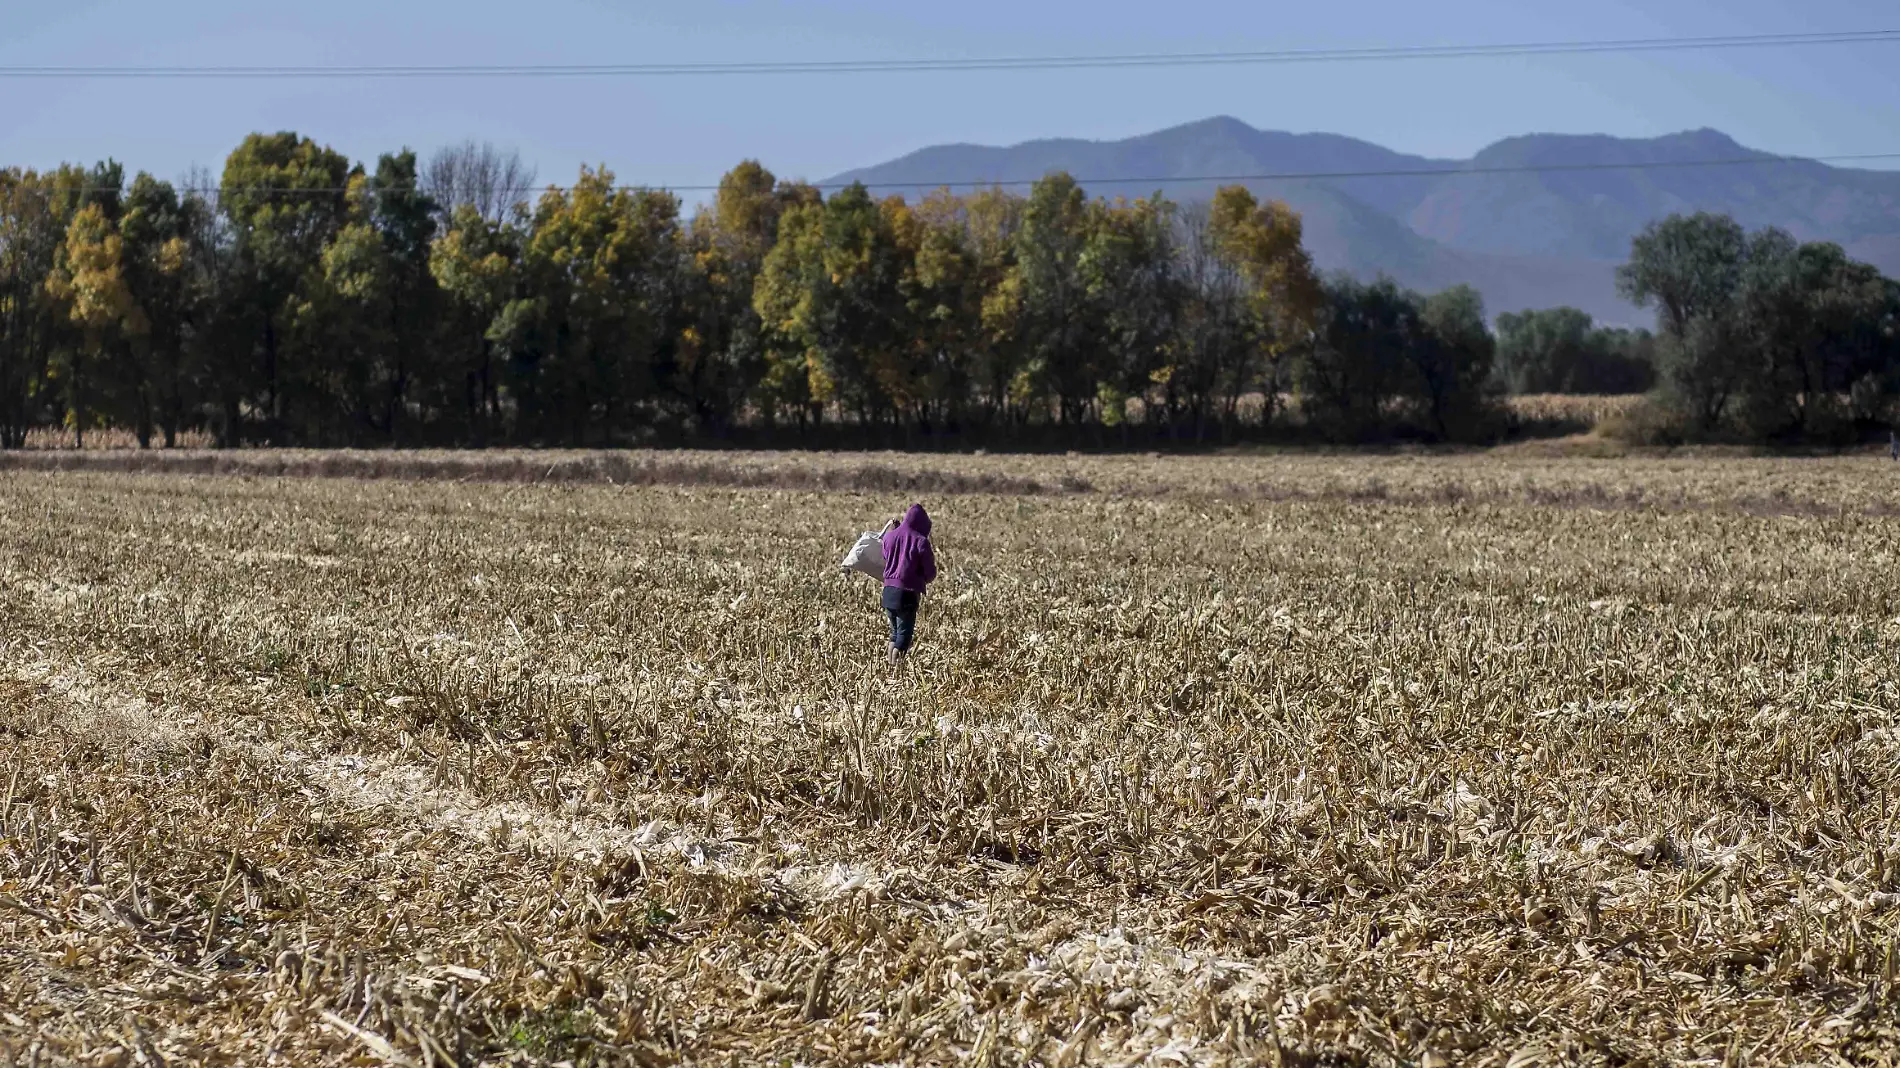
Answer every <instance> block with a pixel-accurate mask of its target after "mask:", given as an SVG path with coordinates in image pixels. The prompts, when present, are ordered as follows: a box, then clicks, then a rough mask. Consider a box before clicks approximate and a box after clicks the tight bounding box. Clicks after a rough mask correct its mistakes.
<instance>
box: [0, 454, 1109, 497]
mask: <svg viewBox="0 0 1900 1068" xmlns="http://www.w3.org/2000/svg"><path fill="white" fill-rule="evenodd" d="M0 471H82V472H97V473H102V474H166V475H230V476H242V477H251V478H349V479H365V480H375V479H398V480H404V481H415V482H487V483H567V484H595V485H615V486H712V487H731V488H738V489H782V490H810V491H826V492H849V493H895V492H906V493H939V494H947V493H966V494H967V493H984V494H996V495H999V496H1035V495H1042V494H1060V493H1088V492H1091V491H1092V490H1093V489H1094V487H1093V486H1091V485H1090V484H1089V483H1088V482H1087V481H1085V480H1083V479H1080V478H1076V477H1074V476H1068V475H1065V476H1063V477H1061V478H1058V479H1055V480H1053V481H1051V482H1041V481H1037V480H1036V479H1030V478H1019V477H1015V476H1011V475H1002V474H995V473H980V474H962V473H958V472H953V471H937V470H927V469H920V470H916V471H900V470H898V469H896V468H894V467H889V466H885V465H882V464H861V465H858V466H856V467H849V468H836V467H834V468H823V467H818V466H811V467H771V468H754V467H741V466H736V465H732V464H726V463H719V462H716V461H681V460H649V459H635V458H633V457H629V456H619V455H614V454H611V453H607V454H600V455H590V456H564V457H558V458H555V459H553V460H551V461H550V460H548V459H546V458H537V457H532V456H519V455H516V456H505V455H504V456H497V455H493V454H488V455H473V456H468V457H454V456H413V455H402V454H378V453H321V454H312V453H289V454H271V453H243V452H235V453H212V452H192V453H161V452H90V453H88V452H7V453H0Z"/></svg>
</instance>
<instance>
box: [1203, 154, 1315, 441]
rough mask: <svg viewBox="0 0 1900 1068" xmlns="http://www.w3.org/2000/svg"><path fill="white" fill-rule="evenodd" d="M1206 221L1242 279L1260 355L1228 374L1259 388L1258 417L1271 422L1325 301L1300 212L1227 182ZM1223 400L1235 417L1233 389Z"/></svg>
mask: <svg viewBox="0 0 1900 1068" xmlns="http://www.w3.org/2000/svg"><path fill="white" fill-rule="evenodd" d="M1207 225H1208V230H1209V233H1210V237H1211V238H1212V240H1213V243H1214V245H1215V247H1216V249H1218V250H1219V253H1220V254H1221V255H1222V256H1223V257H1224V258H1225V260H1226V262H1227V265H1228V266H1229V267H1230V269H1232V270H1233V271H1234V272H1235V273H1236V274H1237V275H1238V276H1239V277H1240V279H1241V280H1242V282H1243V283H1244V292H1245V295H1246V302H1247V308H1248V313H1249V326H1250V328H1251V332H1252V334H1253V343H1252V345H1251V346H1250V347H1249V351H1251V352H1252V353H1253V354H1254V355H1255V357H1256V359H1257V361H1258V362H1257V364H1256V365H1255V366H1254V367H1253V368H1250V369H1248V370H1247V371H1245V372H1243V373H1242V374H1241V375H1239V376H1237V377H1229V378H1228V384H1229V388H1230V389H1236V388H1258V389H1259V390H1260V392H1261V396H1262V398H1263V401H1264V407H1263V410H1262V412H1261V419H1262V421H1263V422H1266V421H1271V419H1272V418H1273V414H1274V412H1275V410H1276V408H1277V406H1278V404H1279V400H1280V396H1281V394H1282V393H1283V392H1284V391H1285V390H1286V388H1287V386H1288V384H1289V367H1290V366H1291V361H1292V359H1293V358H1294V357H1295V356H1296V355H1298V354H1301V353H1303V352H1305V351H1307V349H1308V348H1310V346H1311V344H1312V341H1313V337H1314V333H1315V331H1316V330H1317V329H1318V327H1319V325H1320V321H1321V317H1322V315H1323V313H1324V306H1325V303H1326V298H1325V294H1324V292H1323V291H1322V289H1321V286H1320V284H1319V280H1318V279H1317V278H1316V277H1315V275H1314V272H1313V261H1312V258H1311V257H1310V256H1308V255H1307V253H1306V248H1305V246H1304V244H1303V236H1304V231H1303V227H1302V224H1301V220H1300V216H1299V213H1297V212H1295V211H1293V209H1291V208H1289V207H1287V206H1286V204H1284V203H1282V202H1280V201H1277V200H1274V201H1268V202H1267V203H1265V204H1262V203H1260V202H1259V201H1258V200H1257V199H1255V197H1254V195H1253V194H1252V193H1251V192H1249V191H1248V190H1247V189H1246V188H1245V187H1243V186H1226V187H1223V188H1222V189H1220V190H1219V191H1217V192H1216V193H1215V194H1214V199H1213V202H1212V204H1211V205H1210V207H1209V212H1208V224H1207ZM1243 383H1244V385H1243ZM1226 400H1227V411H1228V417H1229V418H1230V419H1231V418H1232V417H1233V409H1234V406H1235V402H1236V400H1237V397H1236V396H1235V395H1233V394H1231V393H1230V394H1229V396H1228V397H1227V399H1226Z"/></svg>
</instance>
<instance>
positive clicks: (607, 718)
mask: <svg viewBox="0 0 1900 1068" xmlns="http://www.w3.org/2000/svg"><path fill="white" fill-rule="evenodd" d="M676 461H678V462H682V463H683V462H684V460H683V458H681V457H675V456H656V457H648V458H645V459H644V460H641V461H640V462H651V463H654V464H660V463H674V462H676ZM577 462H578V461H577ZM694 462H703V463H704V464H706V465H708V466H707V468H706V469H707V470H713V469H718V470H742V471H754V472H757V471H765V472H770V471H784V472H795V471H807V472H819V473H823V472H825V471H845V472H849V471H853V470H860V469H862V467H863V465H864V464H865V463H866V462H867V461H865V460H862V459H858V458H837V457H810V458H773V457H768V456H758V455H738V456H727V457H723V458H700V459H699V460H695V461H694ZM875 462H876V463H877V464H879V465H883V466H885V467H889V468H890V469H893V470H900V471H922V472H926V473H928V472H936V473H940V474H944V475H946V476H947V475H950V474H955V475H959V476H962V477H963V478H965V479H966V481H964V482H959V483H955V484H954V485H952V484H947V483H946V484H944V485H943V486H942V487H940V488H941V493H940V494H939V495H935V496H928V497H926V498H925V501H926V503H927V504H928V505H929V506H930V507H931V509H932V511H933V513H934V514H935V516H936V519H937V540H938V545H939V550H940V554H941V557H942V562H943V564H944V571H945V575H944V578H943V579H942V581H941V582H940V583H939V585H938V587H937V588H935V589H934V590H933V591H932V593H931V595H930V596H929V597H928V598H927V599H926V602H925V607H924V613H923V618H922V624H921V644H920V647H919V649H918V652H917V653H916V654H915V656H914V657H913V660H912V662H911V663H910V664H908V665H906V666H904V667H903V668H900V669H898V670H895V671H893V670H892V669H890V668H888V667H887V666H886V665H884V663H883V662H882V655H881V653H882V649H881V641H882V635H881V626H882V619H881V617H880V614H879V613H878V611H877V609H876V602H875V596H874V591H873V589H872V588H871V586H872V584H871V583H870V581H869V580H866V579H864V578H862V577H859V576H845V575H840V574H838V573H837V571H836V563H837V559H838V556H839V555H840V554H841V553H842V551H843V549H844V548H845V547H846V546H847V545H848V544H849V543H850V540H851V538H852V537H853V536H854V535H855V534H856V533H857V532H858V531H859V530H861V529H864V528H866V527H873V526H876V525H878V524H879V523H880V522H881V520H882V519H883V518H885V517H887V516H889V515H891V514H893V513H894V512H895V511H896V510H897V508H898V507H899V506H901V505H903V504H905V503H908V495H905V494H902V493H901V492H900V491H898V490H894V489H891V488H890V487H889V486H887V485H884V484H882V483H873V484H871V485H869V486H867V487H863V488H853V486H852V484H851V483H850V481H849V480H848V479H847V478H844V477H842V476H841V477H840V479H839V481H837V482H836V483H833V484H830V488H827V485H826V484H820V483H817V482H811V481H808V482H804V483H800V482H797V481H795V480H793V479H792V478H791V476H790V475H787V477H786V479H785V480H784V481H783V482H782V483H779V482H775V481H774V480H773V479H771V478H767V477H764V476H760V477H758V478H757V479H754V480H752V481H750V482H744V481H739V480H736V479H725V480H720V479H711V480H708V484H706V485H700V486H691V485H669V484H665V483H666V482H668V481H669V480H668V479H657V478H656V479H648V480H645V481H643V482H641V483H640V484H636V485H626V484H608V483H606V482H605V481H600V482H597V483H588V482H584V481H579V480H576V481H565V482H546V481H544V482H538V483H537V482H531V481H495V482H481V481H455V480H446V479H445V480H437V481H409V480H403V479H399V478H388V479H382V480H376V481H364V480H358V479H350V478H328V479H307V478H293V477H258V476H255V475H230V474H226V475H197V476H190V475H181V474H163V473H143V474H130V473H105V472H98V471H94V472H71V471H67V472H45V471H12V472H9V473H6V474H4V475H0V651H4V658H3V659H0V1064H5V1063H8V1062H11V1063H12V1064H60V1063H73V1064H92V1065H107V1064H123V1065H130V1064H146V1065H155V1064H161V1063H171V1064H187V1063H191V1064H269V1063H280V1064H300V1065H301V1064H367V1063H379V1062H381V1063H395V1064H407V1065H431V1066H433V1065H446V1064H460V1065H472V1064H504V1063H507V1064H549V1063H561V1062H572V1063H576V1064H582V1063H632V1064H674V1063H694V1064H721V1065H723V1064H761V1063H772V1064H786V1063H790V1064H834V1063H879V1064H947V1063H962V1062H966V1061H967V1062H970V1063H978V1064H993V1065H1018V1064H1038V1065H1074V1064H1085V1063H1086V1064H1129V1063H1156V1064H1192V1065H1226V1064H1255V1063H1268V1064H1271V1063H1283V1064H1376V1065H1388V1064H1392V1065H1396V1064H1434V1065H1436V1064H1454V1063H1469V1064H1491V1065H1498V1066H1501V1068H1502V1066H1507V1065H1508V1066H1511V1068H1522V1066H1527V1065H1533V1064H1556V1063H1582V1064H1625V1063H1664V1062H1676V1063H1681V1062H1706V1063H1709V1064H1712V1065H1713V1064H1718V1063H1720V1064H1736V1065H1739V1064H1781V1063H1797V1062H1809V1063H1893V1062H1895V1061H1896V1060H1900V1034H1897V1033H1896V1026H1895V1022H1894V1021H1895V1012H1896V997H1895V980H1896V971H1897V970H1900V945H1897V942H1900V678H1896V672H1895V668H1894V666H1893V665H1894V663H1895V647H1896V643H1900V619H1896V616H1900V529H1897V528H1896V527H1895V525H1894V523H1893V522H1892V520H1891V519H1888V518H1883V517H1886V516H1891V515H1892V514H1894V513H1895V512H1896V511H1900V483H1897V482H1896V481H1895V479H1896V475H1895V474H1894V470H1893V466H1892V465H1890V464H1887V463H1886V462H1885V461H1884V460H1880V461H1874V460H1868V459H1837V460H1750V459H1732V460H1724V459H1711V458H1701V459H1692V458H1682V459H1675V460H1667V459H1657V460H1629V461H1582V460H1578V461H1555V460H1530V459H1522V458H1520V459H1513V458H1511V457H1509V456H1508V455H1503V454H1492V455H1488V456H1464V457H1436V458H1435V457H1419V456H1414V457H1385V458H1371V457H1345V456H1335V457H1323V456H1284V457H1260V458H1242V457H1230V458H1222V459H1206V460H1186V459H1181V460H1175V459H1090V458H1055V459H1045V460H1037V459H1033V458H993V457H966V458H961V459H959V458H954V457H935V458H931V459H928V460H917V461H911V460H907V459H906V458H902V457H882V458H878V459H876V461H875ZM669 470H674V471H676V472H685V474H681V475H680V478H679V479H678V480H679V481H685V480H687V474H690V473H691V471H693V470H696V469H694V468H691V467H677V468H669ZM1009 478H1016V479H1024V480H1034V481H1035V482H1037V483H1038V484H1039V485H1042V486H1045V487H1048V492H1028V491H1026V490H1024V489H1023V487H1021V486H1019V485H1017V484H1015V483H1009V482H1003V481H998V482H993V483H986V482H985V481H984V480H985V479H999V480H1000V479H1009ZM1064 478H1070V479H1073V480H1074V482H1073V483H1072V484H1071V485H1070V486H1069V487H1068V488H1067V489H1063V488H1062V482H1061V480H1062V479H1064ZM919 485H923V484H922V483H919Z"/></svg>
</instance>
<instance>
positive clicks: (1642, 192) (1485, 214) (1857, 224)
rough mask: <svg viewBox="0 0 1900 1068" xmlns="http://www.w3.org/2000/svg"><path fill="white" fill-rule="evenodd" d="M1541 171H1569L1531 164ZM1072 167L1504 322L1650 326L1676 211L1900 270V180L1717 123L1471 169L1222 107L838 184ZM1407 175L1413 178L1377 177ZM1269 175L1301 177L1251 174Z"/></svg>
mask: <svg viewBox="0 0 1900 1068" xmlns="http://www.w3.org/2000/svg"><path fill="white" fill-rule="evenodd" d="M1736 160H1748V161H1756V162H1746V163H1736V162H1734V161H1736ZM1632 164H1634V165H1637V166H1635V167H1631V168H1629V169H1613V168H1622V167H1624V166H1625V165H1632ZM1540 167H1558V168H1571V169H1565V170H1535V169H1530V168H1540ZM1520 168H1522V169H1520ZM1576 168H1586V169H1576ZM1058 170H1066V171H1068V172H1069V173H1071V174H1073V175H1075V176H1076V178H1077V179H1078V180H1081V181H1082V182H1083V184H1084V186H1085V187H1086V188H1088V192H1089V193H1090V195H1092V196H1106V197H1110V198H1112V197H1114V196H1118V195H1129V196H1135V195H1139V196H1146V195H1149V194H1152V193H1156V192H1159V193H1162V194H1163V195H1166V196H1168V197H1169V198H1171V199H1174V200H1176V201H1181V202H1191V201H1195V200H1201V199H1205V198H1206V197H1208V196H1210V195H1212V193H1213V191H1214V189H1215V188H1217V187H1218V186H1219V185H1222V184H1231V183H1237V184H1242V185H1246V186H1247V187H1248V188H1249V189H1251V190H1252V191H1253V192H1254V193H1255V194H1256V195H1260V196H1265V197H1272V198H1276V199H1280V200H1284V201H1286V202H1287V203H1288V204H1289V205H1290V206H1291V207H1293V208H1294V209H1295V210H1297V211H1299V212H1300V213H1301V215H1302V217H1303V218H1304V219H1305V221H1306V230H1307V235H1306V236H1307V247H1308V249H1309V250H1310V251H1311V252H1312V253H1313V258H1314V261H1315V262H1316V263H1317V264H1318V265H1319V266H1320V267H1321V268H1323V269H1325V270H1329V271H1335V270H1340V271H1346V272H1349V273H1352V274H1354V275H1358V276H1361V277H1370V276H1372V275H1375V274H1381V273H1383V274H1387V275H1390V276H1392V277H1393V278H1395V279H1396V280H1398V281H1399V282H1401V283H1403V284H1405V285H1408V286H1411V287H1413V288H1417V289H1422V290H1427V291H1431V290H1436V289H1442V288H1445V287H1447V286H1450V285H1456V284H1460V283H1465V284H1470V285H1473V286H1475V287H1477V288H1478V289H1479V291H1480V292H1482V293H1484V295H1485V300H1486V306H1487V308H1488V310H1489V311H1490V312H1491V313H1492V314H1494V315H1495V314H1498V313H1501V312H1507V311H1517V310H1520V309H1521V308H1526V307H1550V306H1555V305H1558V304H1569V305H1573V306H1576V307H1580V308H1582V309H1584V310H1585V311H1588V312H1590V313H1591V314H1593V315H1595V316H1597V317H1598V318H1599V319H1603V320H1605V321H1606V322H1612V323H1621V324H1629V325H1634V324H1645V325H1646V324H1647V323H1648V322H1649V320H1650V318H1651V316H1650V315H1649V314H1648V313H1646V312H1643V311H1640V310H1639V309H1636V308H1634V307H1632V306H1631V305H1629V304H1628V303H1627V302H1625V301H1623V300H1622V299H1621V298H1620V297H1619V296H1617V294H1616V291H1615V283H1614V278H1615V268H1616V265H1617V264H1618V263H1620V262H1621V261H1622V260H1623V258H1624V257H1625V256H1626V255H1627V254H1628V251H1629V242H1630V240H1631V239H1632V238H1633V237H1634V236H1635V235H1636V234H1637V233H1638V232H1640V231H1641V229H1642V228H1643V227H1644V226H1645V225H1647V224H1648V223H1649V222H1651V221H1653V220H1655V219H1659V218H1662V217H1664V216H1666V215H1668V214H1670V213H1672V212H1677V211H1682V212H1690V211H1702V210H1707V211H1720V212H1726V213H1728V214H1731V215H1734V216H1735V217H1736V219H1737V220H1739V221H1740V222H1742V223H1743V224H1744V225H1746V226H1748V227H1749V228H1751V229H1756V228H1760V227H1762V226H1780V227H1782V228H1784V229H1787V230H1788V231H1790V232H1791V233H1793V234H1794V235H1795V236H1796V237H1798V238H1800V239H1802V240H1808V241H1813V240H1827V241H1836V242H1839V243H1840V244H1842V245H1843V246H1845V247H1846V248H1847V249H1848V251H1849V253H1850V254H1854V255H1857V256H1860V257H1861V258H1864V259H1867V260H1868V261H1869V262H1871V263H1874V264H1875V265H1876V266H1878V267H1880V268H1881V269H1882V270H1883V271H1885V272H1887V273H1888V274H1893V275H1900V172H1889V171H1873V170H1856V169H1852V168H1842V167H1832V166H1828V165H1827V164H1824V163H1820V162H1818V161H1813V160H1793V159H1790V158H1788V157H1783V156H1778V155H1776V154H1773V153H1769V152H1764V151H1762V150H1759V149H1754V148H1749V147H1747V146H1744V145H1742V144H1740V143H1739V142H1737V141H1736V140H1735V139H1734V138H1732V137H1730V136H1729V135H1728V134H1726V133H1723V132H1722V131H1720V130H1716V129H1713V128H1708V127H1704V128H1701V129H1696V130H1685V131H1681V132H1678V133H1672V134H1665V135H1662V136H1660V137H1652V138H1623V137H1616V136H1613V135H1609V134H1549V133H1532V134H1521V135H1517V136H1513V137H1507V138H1503V139H1501V140H1499V141H1496V142H1494V143H1492V144H1490V145H1487V146H1485V147H1484V148H1482V149H1480V150H1479V151H1478V152H1477V153H1475V154H1474V155H1473V156H1471V157H1470V158H1469V159H1462V160H1460V159H1446V158H1435V157H1429V156H1419V155H1412V154H1408V153H1403V152H1398V151H1395V150H1393V149H1389V148H1386V147H1384V146H1382V145H1378V144H1376V143H1374V142H1371V141H1365V140H1361V139H1359V138H1354V137H1350V136H1347V135H1343V134H1333V133H1324V132H1313V133H1290V132H1286V131H1278V130H1261V129H1256V128H1255V127H1253V126H1251V125H1249V124H1247V123H1246V122H1244V121H1242V120H1240V119H1238V118H1235V117H1233V116H1230V115H1216V116H1213V117H1210V118H1207V119H1201V120H1198V121H1195V122H1190V123H1184V124H1181V125H1177V126H1171V127H1168V128H1166V129H1162V130H1157V131H1154V132H1152V133H1148V134H1141V135H1138V136H1135V137H1129V138H1122V139H1118V140H1088V139H1084V138H1044V139H1039V140H1034V141H1025V142H1021V143H1019V144H1015V145H1006V146H994V145H978V144H969V143H963V144H947V145H932V146H928V147H925V148H921V149H918V150H916V151H913V152H910V153H907V154H905V155H903V156H900V157H898V158H896V159H893V160H890V161H888V162H886V163H881V164H876V165H873V166H870V167H862V168H857V169H854V170H850V171H846V172H844V173H842V174H840V175H838V176H836V177H834V178H832V179H829V180H828V184H829V183H830V182H838V183H848V182H852V181H862V182H863V183H864V184H865V185H866V186H868V187H870V188H871V189H872V190H873V191H874V192H877V193H880V194H884V193H907V194H910V195H915V194H917V193H918V192H920V191H921V187H924V186H935V185H948V186H950V187H951V188H953V189H958V190H967V189H971V188H977V187H980V186H988V185H993V184H998V183H1002V184H1007V185H1020V184H1023V183H1026V182H1028V181H1033V180H1034V179H1036V178H1038V177H1040V176H1042V175H1044V174H1047V173H1049V172H1052V171H1058ZM1392 171H1400V172H1408V173H1402V174H1379V173H1366V172H1392ZM1417 172H1426V173H1417ZM1258 175H1283V176H1286V175H1290V176H1294V177H1278V178H1259V177H1248V176H1258ZM1329 175H1330V176H1331V177H1328V176H1329ZM1308 176H1310V177H1308ZM1137 179H1139V180H1140V181H1135V180H1137ZM1091 183H1093V184H1091ZM1148 183H1153V188H1145V186H1146V185H1147V184H1148Z"/></svg>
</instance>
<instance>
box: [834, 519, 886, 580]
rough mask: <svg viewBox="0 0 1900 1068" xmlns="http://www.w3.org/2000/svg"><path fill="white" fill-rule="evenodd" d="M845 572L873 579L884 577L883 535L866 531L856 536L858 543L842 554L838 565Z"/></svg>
mask: <svg viewBox="0 0 1900 1068" xmlns="http://www.w3.org/2000/svg"><path fill="white" fill-rule="evenodd" d="M838 566H839V567H840V568H842V569H844V570H846V571H862V572H864V573H865V574H867V575H869V576H871V577H872V578H875V579H881V578H883V577H884V535H882V534H879V533H877V532H876V531H872V530H867V531H865V532H864V533H862V534H860V535H858V543H857V544H856V545H853V546H852V547H851V551H850V552H848V553H845V554H844V562H843V563H841V564H839V565H838Z"/></svg>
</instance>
